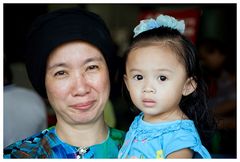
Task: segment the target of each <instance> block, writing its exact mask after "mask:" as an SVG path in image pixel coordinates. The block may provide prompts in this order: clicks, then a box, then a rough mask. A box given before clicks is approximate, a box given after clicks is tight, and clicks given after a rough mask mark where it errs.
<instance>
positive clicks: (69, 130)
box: [56, 120, 108, 147]
mask: <svg viewBox="0 0 240 162" xmlns="http://www.w3.org/2000/svg"><path fill="white" fill-rule="evenodd" d="M56 133H57V135H58V136H59V138H60V139H61V140H62V141H64V142H65V143H68V144H70V145H73V146H77V147H89V146H92V145H95V144H99V143H102V142H103V141H104V140H106V138H107V136H108V127H107V125H106V123H105V122H104V120H98V121H97V122H95V123H91V124H87V125H86V124H84V125H74V126H72V125H69V124H66V123H60V122H58V123H57V124H56Z"/></svg>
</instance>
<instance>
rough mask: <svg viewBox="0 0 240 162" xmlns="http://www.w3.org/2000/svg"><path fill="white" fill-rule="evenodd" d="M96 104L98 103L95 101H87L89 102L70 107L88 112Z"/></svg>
mask: <svg viewBox="0 0 240 162" xmlns="http://www.w3.org/2000/svg"><path fill="white" fill-rule="evenodd" d="M95 102H96V101H95V100H93V101H87V102H82V103H77V104H73V105H70V107H72V108H73V109H77V110H88V109H90V108H91V107H92V106H93V105H94V103H95Z"/></svg>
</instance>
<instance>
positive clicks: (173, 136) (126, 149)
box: [118, 113, 211, 159]
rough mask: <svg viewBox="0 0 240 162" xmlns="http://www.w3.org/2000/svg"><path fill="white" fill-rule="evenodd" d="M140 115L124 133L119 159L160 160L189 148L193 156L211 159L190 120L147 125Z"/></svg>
mask: <svg viewBox="0 0 240 162" xmlns="http://www.w3.org/2000/svg"><path fill="white" fill-rule="evenodd" d="M142 117H143V113H141V114H139V115H138V116H136V117H135V119H134V121H133V123H132V124H131V126H130V128H129V131H128V132H127V135H126V138H125V141H124V144H123V146H122V148H121V149H120V151H119V155H118V157H119V158H143V159H145V158H151V159H154V158H163V159H165V158H166V157H167V156H168V155H169V154H171V153H172V152H174V151H178V150H180V149H183V148H190V149H191V150H193V151H194V154H195V155H196V157H200V158H201V157H202V158H211V156H210V154H209V152H208V151H207V149H206V148H205V147H204V146H203V145H202V143H201V140H200V138H199V135H198V133H197V130H196V128H195V126H194V123H193V121H192V120H176V121H170V122H161V123H154V124H152V123H147V122H145V121H143V120H142Z"/></svg>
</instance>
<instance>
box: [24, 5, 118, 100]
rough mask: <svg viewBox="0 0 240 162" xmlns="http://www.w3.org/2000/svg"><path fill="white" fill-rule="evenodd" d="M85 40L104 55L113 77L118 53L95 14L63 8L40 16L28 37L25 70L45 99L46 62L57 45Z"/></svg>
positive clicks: (102, 22)
mask: <svg viewBox="0 0 240 162" xmlns="http://www.w3.org/2000/svg"><path fill="white" fill-rule="evenodd" d="M74 40H82V41H85V42H88V43H90V44H92V45H94V46H96V47H97V48H98V49H99V50H100V51H101V52H102V54H103V56H104V58H105V60H106V62H107V65H108V68H109V71H110V76H111V75H112V72H113V71H114V70H113V69H114V68H112V66H113V65H114V60H113V59H114V58H115V50H114V47H115V46H114V44H113V42H112V39H111V35H110V32H109V30H108V29H107V27H106V25H105V23H104V21H103V20H102V19H101V18H100V17H99V16H98V15H96V14H94V13H92V12H89V11H86V10H81V9H79V8H70V9H61V10H57V11H53V12H49V13H48V14H45V15H42V16H40V17H38V18H37V19H36V20H35V21H34V23H33V24H32V28H31V30H30V32H29V35H28V36H27V44H26V67H27V72H28V76H29V79H30V81H31V83H32V85H33V87H34V88H35V89H36V91H37V92H38V93H39V94H40V95H41V96H42V97H44V98H46V97H47V95H46V89H45V73H46V62H47V59H48V56H49V54H50V52H51V51H52V50H53V49H54V48H56V47H57V46H59V45H61V44H63V43H66V42H69V41H74Z"/></svg>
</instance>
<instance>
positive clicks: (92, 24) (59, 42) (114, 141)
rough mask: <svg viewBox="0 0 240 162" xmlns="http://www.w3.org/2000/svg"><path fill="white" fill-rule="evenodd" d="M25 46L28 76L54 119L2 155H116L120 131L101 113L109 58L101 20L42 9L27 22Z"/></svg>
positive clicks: (107, 85) (73, 12) (87, 14)
mask: <svg viewBox="0 0 240 162" xmlns="http://www.w3.org/2000/svg"><path fill="white" fill-rule="evenodd" d="M26 49H27V50H26V54H27V55H26V58H27V59H26V65H27V66H26V67H27V71H28V75H29V78H30V81H31V83H32V85H33V87H34V88H35V89H36V90H37V92H38V93H39V94H40V95H41V96H42V97H45V98H47V99H48V100H49V103H50V104H51V106H52V108H53V109H54V111H55V113H56V118H57V123H56V126H54V127H51V128H49V129H46V130H43V131H42V132H40V133H39V134H36V135H33V136H31V137H29V138H27V139H24V140H22V141H18V142H16V143H14V144H12V145H10V146H8V147H6V148H5V149H4V158H116V157H117V154H118V151H119V149H120V147H121V145H122V142H123V140H124V133H123V132H122V131H119V130H116V129H113V128H109V127H108V126H107V125H106V123H105V122H104V118H103V109H104V106H105V104H106V102H107V100H108V98H109V93H110V77H109V75H110V76H111V73H112V72H113V71H108V69H112V64H111V63H113V62H112V61H113V59H114V57H113V56H114V46H113V43H112V39H111V36H110V33H109V31H108V29H107V27H106V25H105V23H104V22H103V20H102V19H101V18H100V17H99V16H97V15H96V14H94V13H91V12H87V11H83V10H80V9H78V8H74V9H62V10H58V11H54V12H51V13H48V14H46V15H43V16H41V17H39V18H38V19H37V20H36V21H35V22H34V23H33V26H32V28H31V31H30V33H29V35H28V37H27V48H26ZM110 61H111V62H110Z"/></svg>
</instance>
